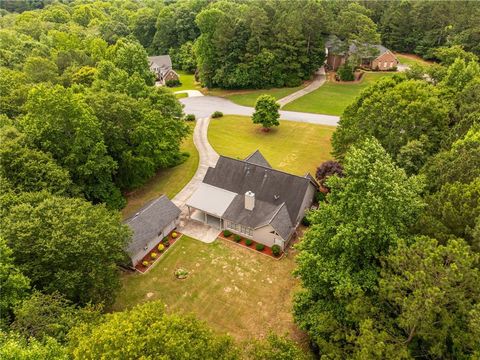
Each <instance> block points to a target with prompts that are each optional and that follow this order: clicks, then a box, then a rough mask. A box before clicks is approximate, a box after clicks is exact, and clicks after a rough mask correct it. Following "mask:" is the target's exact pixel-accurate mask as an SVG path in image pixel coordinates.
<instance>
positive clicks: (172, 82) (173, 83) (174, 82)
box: [165, 79, 182, 87]
mask: <svg viewBox="0 0 480 360" xmlns="http://www.w3.org/2000/svg"><path fill="white" fill-rule="evenodd" d="M165 85H167V86H168V87H176V86H180V85H182V83H181V82H180V80H178V79H171V80H167V81H165Z"/></svg>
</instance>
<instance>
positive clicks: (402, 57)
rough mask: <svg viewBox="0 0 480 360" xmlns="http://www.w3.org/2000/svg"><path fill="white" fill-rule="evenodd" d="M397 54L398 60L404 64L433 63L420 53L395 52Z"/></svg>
mask: <svg viewBox="0 0 480 360" xmlns="http://www.w3.org/2000/svg"><path fill="white" fill-rule="evenodd" d="M395 56H396V57H397V59H398V61H400V64H403V65H408V66H412V65H415V64H418V65H430V64H431V62H429V61H426V60H424V59H422V58H421V57H420V56H418V55H413V54H401V53H395Z"/></svg>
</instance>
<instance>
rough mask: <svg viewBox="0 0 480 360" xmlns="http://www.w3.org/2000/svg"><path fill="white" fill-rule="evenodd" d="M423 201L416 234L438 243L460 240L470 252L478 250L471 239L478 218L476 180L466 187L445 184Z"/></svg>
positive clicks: (479, 193) (478, 187)
mask: <svg viewBox="0 0 480 360" xmlns="http://www.w3.org/2000/svg"><path fill="white" fill-rule="evenodd" d="M425 200H426V203H427V206H426V208H425V213H424V214H423V216H422V217H421V218H420V219H419V224H418V226H417V227H418V230H419V232H420V233H422V234H425V235H429V236H432V237H434V238H436V239H438V240H440V241H442V243H446V241H447V240H448V239H449V238H452V237H458V238H463V239H465V240H466V241H467V242H468V243H469V244H470V246H472V249H474V250H475V251H480V243H478V244H477V243H474V238H473V230H474V228H475V226H476V221H477V219H479V218H480V178H476V179H475V180H473V181H472V182H471V183H469V184H462V183H460V182H454V183H447V184H445V185H443V186H442V187H441V189H440V190H439V191H437V192H436V193H434V194H431V195H429V196H427V197H426V199H425Z"/></svg>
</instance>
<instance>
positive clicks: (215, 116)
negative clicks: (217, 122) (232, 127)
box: [212, 111, 223, 119]
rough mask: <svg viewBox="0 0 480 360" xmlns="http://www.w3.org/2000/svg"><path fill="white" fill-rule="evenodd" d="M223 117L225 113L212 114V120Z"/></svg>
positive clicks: (216, 112)
mask: <svg viewBox="0 0 480 360" xmlns="http://www.w3.org/2000/svg"><path fill="white" fill-rule="evenodd" d="M222 116H223V113H222V112H221V111H215V112H214V113H213V114H212V119H216V118H220V117H222Z"/></svg>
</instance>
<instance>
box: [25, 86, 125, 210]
mask: <svg viewBox="0 0 480 360" xmlns="http://www.w3.org/2000/svg"><path fill="white" fill-rule="evenodd" d="M25 109H26V111H27V114H26V115H25V117H23V118H22V119H21V121H20V128H21V130H22V132H24V133H25V135H26V136H27V138H28V139H29V140H30V141H31V142H32V143H33V145H35V146H36V147H37V148H38V149H39V150H41V151H43V152H46V153H50V154H51V155H52V156H53V157H54V159H55V160H56V161H57V162H58V164H60V165H61V166H62V167H64V168H65V169H67V170H68V171H69V173H70V175H71V178H72V180H73V182H74V183H75V184H77V185H78V186H80V188H81V190H82V191H83V193H84V194H85V197H86V198H87V199H89V200H91V201H94V202H100V201H101V202H106V203H108V204H109V205H110V206H112V207H121V206H122V205H123V203H124V200H123V198H122V196H121V194H120V191H119V190H118V189H117V188H115V186H114V185H113V182H112V173H113V172H114V170H115V168H116V164H115V162H114V161H113V160H112V158H111V157H110V156H108V155H107V149H106V147H105V144H104V141H103V135H102V133H101V129H100V124H99V122H98V119H97V118H96V117H95V116H94V115H93V114H92V111H91V109H90V108H89V107H88V106H87V105H86V104H85V101H84V99H83V96H82V95H81V94H75V93H74V92H73V91H72V90H71V89H65V88H63V87H61V86H59V85H57V86H54V87H47V86H45V85H39V86H37V87H35V88H33V89H32V90H31V91H30V94H29V97H28V101H27V103H26V105H25Z"/></svg>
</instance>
